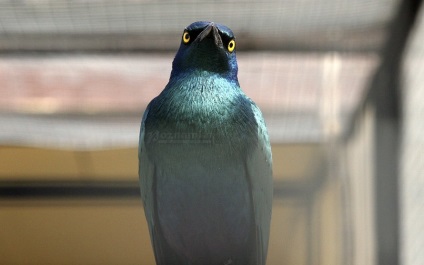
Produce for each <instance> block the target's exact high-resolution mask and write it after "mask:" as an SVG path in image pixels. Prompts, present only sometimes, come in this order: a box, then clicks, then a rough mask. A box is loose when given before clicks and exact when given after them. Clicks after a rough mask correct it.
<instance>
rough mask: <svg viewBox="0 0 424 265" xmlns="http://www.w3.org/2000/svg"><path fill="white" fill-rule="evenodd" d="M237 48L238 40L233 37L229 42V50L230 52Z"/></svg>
mask: <svg viewBox="0 0 424 265" xmlns="http://www.w3.org/2000/svg"><path fill="white" fill-rule="evenodd" d="M235 48H236V41H235V40H234V39H232V40H231V41H230V42H229V43H228V47H227V49H228V51H229V52H233V51H234V49H235Z"/></svg>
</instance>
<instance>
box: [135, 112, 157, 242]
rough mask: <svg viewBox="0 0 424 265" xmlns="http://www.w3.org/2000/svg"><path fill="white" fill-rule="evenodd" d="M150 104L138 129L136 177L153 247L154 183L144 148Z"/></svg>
mask: <svg viewBox="0 0 424 265" xmlns="http://www.w3.org/2000/svg"><path fill="white" fill-rule="evenodd" d="M149 110H150V104H149V105H148V106H147V108H146V110H145V112H144V114H143V119H142V120H141V127H140V140H139V145H138V161H139V164H138V175H139V177H140V179H139V180H140V191H141V199H142V201H143V207H144V214H145V215H146V219H147V224H148V226H149V233H150V239H151V241H152V246H154V230H155V227H154V196H153V181H154V165H153V163H152V162H151V161H150V160H149V159H148V156H147V151H146V148H145V142H144V136H145V123H146V119H147V115H148V114H149Z"/></svg>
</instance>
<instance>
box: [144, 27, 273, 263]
mask: <svg viewBox="0 0 424 265" xmlns="http://www.w3.org/2000/svg"><path fill="white" fill-rule="evenodd" d="M237 71H238V69H237V60H236V53H235V39H234V35H233V33H232V31H231V30H230V29H229V28H227V27H225V26H223V25H220V24H216V23H212V22H203V21H200V22H195V23H193V24H191V25H189V26H188V27H187V28H186V29H185V30H184V32H183V36H182V40H181V45H180V48H179V50H178V52H177V54H176V56H175V59H174V62H173V68H172V72H171V77H170V80H169V83H168V84H167V86H166V87H165V89H164V90H163V91H162V93H161V94H160V95H159V96H157V97H156V98H155V99H153V100H152V101H151V102H150V104H149V105H148V107H147V109H146V111H145V113H144V116H143V120H142V124H141V130H140V146H139V161H140V163H139V174H140V184H141V195H142V200H143V204H144V209H145V214H146V219H147V222H148V225H149V231H150V236H151V241H152V246H153V249H154V252H155V258H156V263H157V264H160V265H169V264H171V265H178V264H181V265H183V264H184V265H208V264H210V265H215V264H216V265H218V264H219V265H224V264H241V265H249V264H251V265H253V264H255V265H264V264H265V261H266V253H267V248H268V238H269V227H270V219H271V209H272V169H271V166H272V159H271V148H270V143H269V139H268V134H267V131H266V127H265V123H264V121H263V118H262V114H261V112H260V110H259V109H258V107H257V106H256V105H255V103H253V102H252V101H251V100H250V99H249V98H248V97H246V95H245V94H244V93H243V92H242V90H241V89H240V86H239V83H238V79H237Z"/></svg>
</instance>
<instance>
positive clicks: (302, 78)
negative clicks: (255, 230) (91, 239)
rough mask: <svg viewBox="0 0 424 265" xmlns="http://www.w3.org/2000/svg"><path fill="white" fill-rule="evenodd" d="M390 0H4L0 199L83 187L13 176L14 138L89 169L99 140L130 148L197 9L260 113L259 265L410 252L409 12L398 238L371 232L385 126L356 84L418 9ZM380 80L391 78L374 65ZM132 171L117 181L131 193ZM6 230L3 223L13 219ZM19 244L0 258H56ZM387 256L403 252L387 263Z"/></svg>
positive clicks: (417, 186)
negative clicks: (225, 39)
mask: <svg viewBox="0 0 424 265" xmlns="http://www.w3.org/2000/svg"><path fill="white" fill-rule="evenodd" d="M406 2H408V1H406ZM412 2H414V1H411V3H412ZM418 2H419V1H418ZM418 2H417V3H418ZM402 3H403V1H395V0H377V1H365V0H360V1H335V0H327V1H324V0H319V1H316V0H315V1H312V0H306V1H291V2H290V1H260V2H258V1H241V0H238V1H218V2H211V1H206V2H199V1H171V0H165V1H155V0H140V1H135V0H125V1H110V0H96V1H82V0H81V1H71V0H59V1H49V0H21V1H6V0H2V1H0V84H1V86H0V124H2V126H1V129H0V146H2V147H3V148H1V147H0V161H1V160H3V161H8V163H1V165H0V195H3V197H4V198H9V200H13V199H16V198H19V195H16V194H15V195H14V194H12V195H11V193H10V192H9V193H7V194H9V195H7V196H6V195H5V194H6V192H5V191H17V194H19V192H21V193H20V194H24V192H23V190H22V189H21V188H25V191H28V190H31V189H35V190H37V187H40V186H39V185H41V186H43V185H46V183H47V184H48V185H47V186H46V187H44V186H43V187H44V188H43V189H38V190H37V192H36V194H39V195H40V194H41V197H42V196H43V195H42V194H43V192H44V191H47V192H49V191H52V190H54V189H55V188H57V187H58V186H61V185H62V184H63V187H62V188H66V185H68V184H70V183H74V184H75V183H78V185H74V184H72V185H68V186H69V187H68V188H69V189H68V193H69V194H72V192H73V191H75V190H77V189H78V188H81V185H82V186H84V183H87V179H84V178H83V177H84V176H79V177H78V178H77V179H76V180H75V179H73V180H72V181H69V180H67V181H66V183H65V182H63V183H62V182H60V181H58V180H56V179H54V178H52V177H51V176H49V178H47V182H46V178H43V176H41V178H39V179H37V177H33V179H31V181H30V182H28V181H23V180H25V178H22V176H23V175H25V174H26V173H19V174H18V173H16V174H15V173H14V168H13V166H11V165H13V164H14V162H13V161H12V160H14V158H15V156H16V159H20V157H19V156H18V155H16V154H22V153H21V152H23V151H22V150H26V149H25V148H28V147H30V148H34V149H47V150H57V152H62V151H63V152H70V153H73V152H74V153H75V154H77V155H76V156H74V158H71V159H76V157H80V156H79V155H81V154H88V155H87V157H91V159H84V158H83V159H81V158H79V159H76V161H73V163H74V164H76V165H77V166H76V167H77V168H89V169H90V168H91V169H94V168H96V166H95V162H94V161H95V159H94V158H93V157H95V156H96V154H97V153H96V152H99V151H100V152H103V151H105V150H116V149H123V148H128V149H131V148H132V149H135V148H136V146H137V144H138V132H139V126H140V119H141V114H142V112H143V110H144V109H145V107H146V106H147V104H148V102H149V101H150V100H151V99H152V98H153V97H155V96H156V95H157V94H158V93H159V92H160V91H161V90H162V89H163V87H164V86H165V85H166V83H167V81H168V78H169V73H170V70H171V62H172V59H173V56H174V54H175V51H176V49H177V48H178V45H179V40H180V36H181V33H182V31H183V29H184V27H186V26H187V25H189V24H190V23H192V22H194V21H197V20H210V21H215V22H218V23H222V24H225V25H227V26H229V27H230V28H231V29H232V30H233V31H234V32H235V35H236V38H237V57H238V63H239V81H240V84H241V87H242V89H243V90H244V91H245V93H246V94H247V95H248V96H249V97H251V98H252V99H253V100H254V101H255V102H256V103H257V104H258V105H259V106H260V108H261V110H262V111H263V113H264V116H265V120H266V122H267V126H268V130H269V134H270V138H271V142H272V145H273V152H274V154H273V155H274V179H275V180H274V181H275V183H274V184H275V194H276V195H275V202H274V210H273V211H274V217H273V226H272V229H271V243H270V249H269V255H268V256H269V258H268V264H271V265H272V264H305V265H309V264H325V265H331V264H358V265H359V264H360V265H367V264H370V265H371V264H384V265H388V264H406V265H412V264H414V265H415V264H417V265H418V264H422V263H423V255H422V254H420V253H422V251H421V249H422V248H423V246H424V243H423V242H421V241H422V240H421V239H422V238H423V237H422V236H420V235H421V233H420V231H421V230H422V225H423V223H422V221H421V219H422V218H421V217H422V213H421V212H422V205H421V204H422V203H421V201H422V200H420V198H421V197H422V194H421V193H422V192H421V191H422V186H423V185H422V183H421V182H422V178H421V177H420V176H421V175H420V174H421V171H420V169H421V168H422V165H421V160H420V153H421V152H420V150H421V146H422V142H423V141H422V137H421V136H420V128H421V127H422V126H421V120H422V119H421V118H420V117H421V116H420V113H421V112H422V107H421V105H420V99H421V98H422V97H421V95H422V91H421V90H420V89H419V88H420V87H421V84H422V83H423V80H422V77H423V74H422V69H423V56H422V55H423V54H424V53H423V50H422V49H421V46H420V43H421V42H422V40H423V38H424V37H423V34H422V32H423V29H424V24H423V19H422V17H423V13H422V12H421V13H419V15H418V17H419V19H418V22H417V23H416V25H415V26H414V28H413V38H412V39H411V41H410V43H409V45H407V46H406V47H407V48H406V51H405V53H406V57H405V60H404V61H403V65H401V66H400V67H402V66H404V68H403V69H402V68H399V69H402V73H403V74H404V77H405V79H404V82H402V83H401V86H402V88H405V89H404V90H401V91H404V92H402V93H404V97H403V111H404V112H403V113H404V116H403V117H404V126H403V127H402V128H401V131H402V142H401V146H400V149H401V150H402V152H401V155H399V157H400V158H401V164H400V165H401V171H399V172H400V174H399V176H395V177H397V178H396V179H397V180H398V181H399V182H398V184H399V186H394V187H393V186H392V187H391V188H394V189H400V191H401V193H400V195H399V196H400V198H399V201H400V216H399V219H400V222H399V223H400V232H399V234H398V235H397V236H399V238H396V235H395V237H394V238H391V239H390V240H393V242H395V243H396V242H397V241H399V242H400V244H399V245H396V244H394V245H393V246H392V245H384V244H383V243H382V242H381V238H382V237H381V233H384V232H388V235H390V231H389V230H390V229H389V228H391V226H388V227H387V226H385V224H387V223H389V221H388V222H385V220H384V218H383V219H382V217H384V215H382V214H381V211H380V212H379V209H380V208H381V209H386V208H384V207H387V205H381V203H380V202H379V200H378V198H380V197H379V194H380V193H379V192H381V190H379V187H380V186H381V185H382V183H381V180H379V178H378V176H379V174H380V175H381V172H380V171H379V167H380V166H381V164H378V163H383V165H384V161H383V162H378V161H380V160H378V158H376V156H378V155H380V154H381V153H380V152H381V150H380V149H379V146H380V145H379V144H382V143H384V142H378V141H377V140H378V139H377V137H379V136H380V134H379V133H383V134H384V132H387V133H389V134H390V133H391V131H390V130H389V129H387V130H386V129H379V128H380V127H381V123H379V122H380V121H381V119H382V118H381V115H380V114H379V112H378V108H379V107H378V106H379V105H378V104H379V103H378V102H379V101H378V99H377V100H375V99H373V100H370V97H371V96H370V95H369V91H371V90H372V86H373V84H374V83H373V80H374V82H377V81H375V79H376V76H377V75H378V73H379V71H380V69H381V66H382V65H384V63H385V62H386V61H387V60H386V58H385V53H384V51H386V49H387V46H388V45H389V44H390V43H388V42H389V41H392V40H393V38H392V39H391V36H392V35H393V32H394V31H393V28H394V27H396V26H397V25H396V24H395V23H394V21H397V20H395V19H397V18H398V17H399V16H407V15H408V14H415V11H414V12H412V11H413V10H412V11H411V10H410V12H409V13H408V12H406V13H400V11H399V10H401V9H402V8H403V4H402ZM412 6H413V7H414V5H412ZM415 7H416V8H418V7H419V4H418V5H415ZM399 14H400V15H399ZM400 21H402V20H400ZM403 25H404V24H399V27H400V29H405V28H402V27H401V26H403ZM405 25H406V26H405V27H409V28H408V29H410V27H411V25H409V24H407V23H406V24H405ZM395 41H396V39H395ZM399 49H400V48H399ZM396 63H398V62H396ZM379 78H382V79H385V78H386V79H387V80H390V78H387V76H384V74H383V75H381V76H379ZM386 79H385V80H386ZM379 82H380V81H379ZM381 82H383V81H381ZM383 84H384V82H383ZM379 86H383V87H384V85H381V84H380V85H379ZM388 86H389V85H388ZM383 91H384V90H383ZM389 112H390V110H389ZM382 116H383V121H385V120H384V119H385V118H386V116H384V115H382ZM392 118H393V117H392ZM392 118H388V121H389V122H392ZM393 119H394V120H395V122H398V121H399V119H401V118H400V117H395V118H393ZM401 125H402V124H401ZM379 126H380V127H379ZM399 126H400V125H399ZM14 148H17V149H19V150H15V149H14ZM395 150H396V149H395ZM105 152H106V151H105ZM387 153H390V152H387ZM58 154H59V153H58ZM53 156H56V153H54V154H53ZM2 157H3V159H2ZM25 157H26V159H29V160H31V159H32V158H31V156H29V155H28V156H25ZM84 157H85V156H84ZM23 164H26V165H27V166H28V165H29V164H31V163H28V162H27V161H26V162H24V163H23ZM48 166H49V164H48V163H47V164H46V167H48ZM23 168H25V166H23ZM28 168H29V169H28V170H29V171H30V170H31V166H28ZM117 168H118V166H117ZM388 168H390V167H388ZM43 170H44V169H42V170H40V171H39V172H41V174H42V172H44V171H43ZM115 170H116V171H118V169H115ZM45 171H46V172H47V171H48V170H47V169H45ZM77 171H78V170H77ZM80 171H81V172H87V170H80ZM19 172H25V171H24V170H23V169H22V170H21V169H20V171H19ZM20 174H21V175H22V174H23V175H22V176H21V175H20ZM99 175H100V177H99V179H94V181H93V179H90V178H88V180H89V181H91V182H90V183H91V184H93V183H94V184H93V185H94V186H95V185H96V183H97V184H98V183H101V184H102V185H103V184H104V183H105V182H104V180H105V179H106V180H108V181H110V180H111V177H110V176H108V177H107V178H102V177H101V174H99ZM28 176H32V175H28ZM38 177H40V176H38ZM133 177H134V178H129V179H130V182H125V184H128V183H130V184H129V186H130V187H131V189H134V190H137V189H138V187H137V184H136V176H133ZM396 179H395V180H396ZM41 180H42V181H41ZM81 180H83V181H82V182H78V181H81ZM112 180H113V181H112V182H110V183H107V185H108V186H105V187H106V188H107V189H116V190H119V189H120V187H121V188H122V183H121V184H119V183H120V179H119V178H116V179H112ZM37 181H38V182H37ZM84 181H85V182H84ZM96 181H97V182H96ZM102 181H103V182H102ZM121 182H122V180H121ZM383 182H384V180H383ZM34 183H35V185H34ZM49 183H50V184H51V183H53V184H55V185H50V184H49ZM81 183H82V184H81ZM114 183H115V184H116V183H117V185H114ZM80 184H81V185H80ZM37 185H38V186H37ZM49 185H50V186H49ZM120 185H121V186H120ZM34 187H35V188H34ZM101 187H103V186H101ZM125 187H126V188H127V186H125ZM20 189H21V190H20ZM89 192H90V189H87V193H89ZM31 194H32V195H31V196H33V195H34V194H35V193H31ZM53 194H59V193H54V192H53ZM78 194H84V190H83V191H81V190H80V192H79V193H78ZM101 194H103V193H101ZM104 194H105V195H107V194H108V193H107V192H105V193H104ZM115 194H122V192H121V193H119V192H118V193H115ZM390 195H393V196H397V195H398V194H397V193H396V194H388V196H390ZM31 196H29V197H31ZM53 197H54V196H53ZM10 198H12V199H10ZM53 199H54V198H53ZM395 201H396V200H395ZM0 205H1V204H0ZM383 214H384V213H383ZM387 216H388V219H390V218H392V217H393V214H390V213H389V214H387ZM393 218H394V217H393ZM0 223H1V221H0ZM4 227H8V228H10V231H14V230H13V227H12V226H11V223H5V224H4ZM381 227H382V228H381ZM384 229H386V230H384ZM0 235H1V233H0ZM22 238H25V237H24V236H22ZM383 238H384V237H383ZM420 238H421V239H420ZM66 240H69V239H66V238H65V239H63V242H65V243H66V242H67V241H66ZM390 240H389V241H390ZM61 242H62V241H61ZM1 245H4V243H0V248H1ZM4 247H5V249H7V246H6V245H4ZM146 248H149V246H146ZM16 249H17V250H16V251H15V252H14V253H16V255H15V256H14V255H13V254H12V253H10V254H8V255H2V256H0V263H3V262H4V263H16V264H20V263H27V264H28V262H19V261H22V260H21V259H20V258H19V257H18V256H22V253H24V252H25V251H29V253H32V255H29V257H33V261H34V262H35V263H37V262H39V263H40V262H41V263H43V262H52V261H54V260H55V259H54V257H53V256H50V257H49V256H48V255H44V256H43V255H40V256H39V257H38V258H34V257H35V254H33V253H35V252H31V251H35V250H37V249H38V248H37V247H36V246H35V247H34V246H33V245H30V244H28V246H24V247H21V248H16ZM76 249H79V248H78V247H76ZM92 252H93V253H94V254H93V255H95V254H96V253H98V252H96V251H95V250H93V251H92ZM58 253H62V252H60V251H58ZM143 253H144V252H143ZM391 253H400V254H401V258H400V259H399V260H397V259H392V260H391V261H390V262H391V263H390V262H389V263H384V262H385V259H384V257H393V255H392V254H391ZM62 254H63V256H62V258H66V257H67V256H66V253H62ZM143 255H144V254H143ZM143 255H141V254H139V253H137V254H134V256H135V258H134V260H131V259H129V260H126V261H123V260H120V259H121V258H122V257H121V256H119V255H115V256H114V255H112V254H110V256H108V257H109V261H108V262H109V263H111V264H113V262H114V261H117V260H120V261H121V264H126V263H128V264H131V262H135V261H137V262H140V261H145V262H147V263H148V262H150V263H152V262H153V261H152V257H151V256H149V255H148V254H146V255H145V256H143ZM128 256H131V255H128ZM84 257H85V258H86V259H85V260H84ZM90 257H91V256H90V254H85V256H84V255H83V256H82V260H79V263H82V264H83V263H87V264H88V263H90ZM394 257H396V255H394ZM56 261H63V260H61V257H58V258H57V260H56ZM29 263H31V262H29ZM147 263H144V264H147ZM152 264H153V263H152Z"/></svg>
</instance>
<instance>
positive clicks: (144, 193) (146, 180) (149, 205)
mask: <svg viewBox="0 0 424 265" xmlns="http://www.w3.org/2000/svg"><path fill="white" fill-rule="evenodd" d="M149 110H150V104H149V105H148V106H147V108H146V111H145V112H144V115H143V119H142V121H141V127H140V142H139V147H138V159H139V166H138V175H139V177H140V190H141V199H142V201H143V206H144V214H145V215H146V220H147V224H148V227H149V233H150V240H151V243H152V247H153V251H154V254H155V259H156V263H157V264H158V265H168V264H173V265H179V264H182V263H181V262H180V261H179V257H177V255H176V254H175V253H174V251H173V250H172V249H171V248H170V247H169V246H168V244H167V243H166V240H165V238H164V237H163V233H162V231H161V229H160V227H159V225H157V224H158V221H157V219H158V218H157V216H156V209H155V207H156V205H155V194H154V192H155V178H156V176H155V174H156V172H155V165H154V162H153V161H151V160H150V159H149V157H148V150H147V149H146V145H145V123H146V119H147V116H148V114H149Z"/></svg>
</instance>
